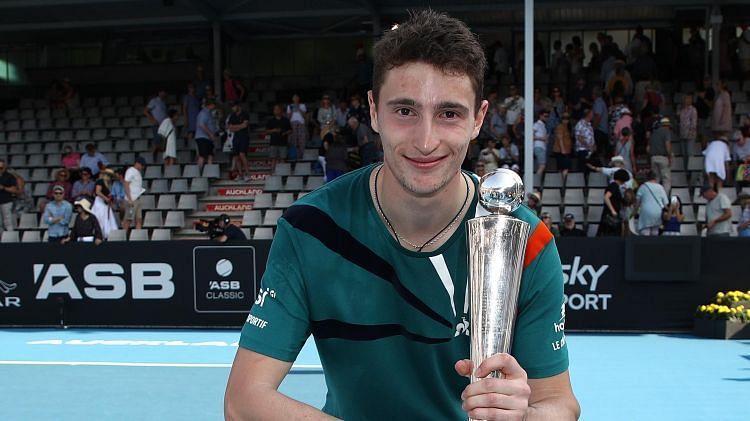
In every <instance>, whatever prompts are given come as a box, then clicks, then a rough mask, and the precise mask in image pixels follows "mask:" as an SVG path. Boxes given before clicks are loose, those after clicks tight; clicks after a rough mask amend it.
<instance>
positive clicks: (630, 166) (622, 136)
mask: <svg viewBox="0 0 750 421" xmlns="http://www.w3.org/2000/svg"><path fill="white" fill-rule="evenodd" d="M615 153H616V154H617V155H615V156H621V157H622V159H623V168H625V169H626V170H628V172H630V173H631V175H632V174H633V173H635V172H636V171H637V168H636V159H635V140H634V139H633V130H632V129H631V128H630V127H629V126H625V127H623V128H622V130H620V131H619V132H618V140H617V143H616V144H615Z"/></svg>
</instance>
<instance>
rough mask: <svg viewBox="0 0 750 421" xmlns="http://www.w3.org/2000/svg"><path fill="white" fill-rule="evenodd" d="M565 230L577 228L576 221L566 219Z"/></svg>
mask: <svg viewBox="0 0 750 421" xmlns="http://www.w3.org/2000/svg"><path fill="white" fill-rule="evenodd" d="M564 223H565V228H567V229H569V230H572V229H573V228H575V227H576V220H575V219H573V218H565V222H564Z"/></svg>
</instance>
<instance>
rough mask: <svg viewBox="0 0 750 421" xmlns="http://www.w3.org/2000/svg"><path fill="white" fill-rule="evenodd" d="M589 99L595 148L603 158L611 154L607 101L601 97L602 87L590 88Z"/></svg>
mask: <svg viewBox="0 0 750 421" xmlns="http://www.w3.org/2000/svg"><path fill="white" fill-rule="evenodd" d="M591 100H592V102H593V106H592V108H591V110H592V111H593V113H594V115H593V117H592V118H591V126H592V127H593V128H594V140H595V141H596V150H597V151H598V152H599V154H600V155H601V156H602V158H603V159H604V158H608V157H610V156H611V155H612V153H611V151H610V145H609V114H608V111H607V103H606V102H605V101H604V98H602V89H601V88H599V87H598V86H597V87H595V88H594V89H592V90H591Z"/></svg>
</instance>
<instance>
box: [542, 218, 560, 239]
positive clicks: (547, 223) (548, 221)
mask: <svg viewBox="0 0 750 421" xmlns="http://www.w3.org/2000/svg"><path fill="white" fill-rule="evenodd" d="M541 220H542V222H543V223H544V225H545V226H546V227H547V229H548V230H549V232H551V233H552V235H553V236H554V237H555V238H560V230H559V229H557V225H556V224H553V223H552V215H551V214H550V213H549V212H542V216H541Z"/></svg>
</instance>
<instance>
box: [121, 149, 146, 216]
mask: <svg viewBox="0 0 750 421" xmlns="http://www.w3.org/2000/svg"><path fill="white" fill-rule="evenodd" d="M145 168H146V160H145V159H143V157H142V156H139V157H137V158H136V159H135V163H133V166H132V167H130V168H128V170H127V171H125V177H124V178H123V185H124V187H125V189H124V190H125V197H126V200H127V212H126V215H125V218H123V221H122V229H124V230H125V231H127V230H128V229H129V228H130V224H131V223H133V222H135V227H136V229H141V228H142V227H143V212H142V207H141V201H140V198H141V195H142V194H143V193H145V192H146V189H144V188H143V176H142V175H141V172H143V170H144V169H145Z"/></svg>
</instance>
